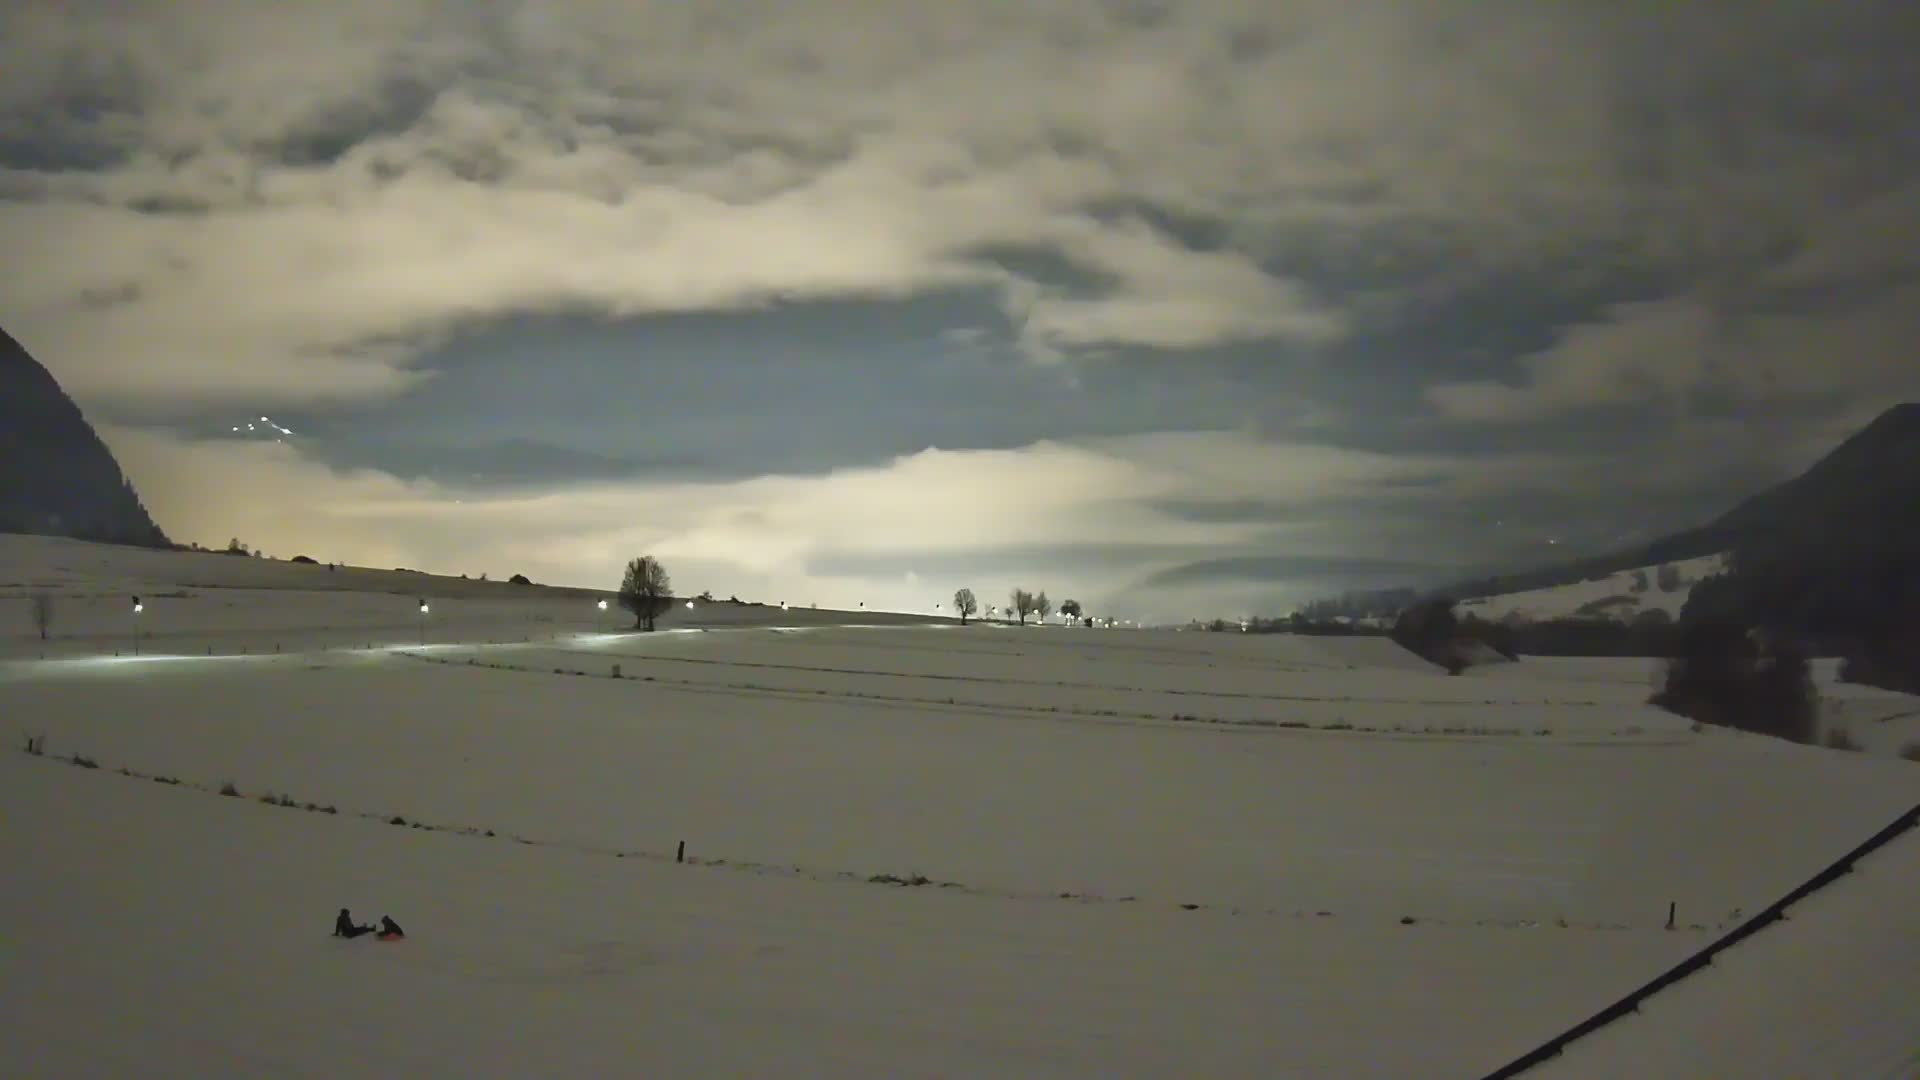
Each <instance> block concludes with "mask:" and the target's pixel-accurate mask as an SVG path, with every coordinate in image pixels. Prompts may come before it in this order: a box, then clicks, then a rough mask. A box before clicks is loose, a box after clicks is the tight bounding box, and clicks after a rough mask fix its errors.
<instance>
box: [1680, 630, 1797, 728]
mask: <svg viewBox="0 0 1920 1080" xmlns="http://www.w3.org/2000/svg"><path fill="white" fill-rule="evenodd" d="M1648 700H1649V702H1650V703H1651V704H1653V705H1656V706H1658V707H1660V708H1662V709H1665V710H1667V711H1668V712H1672V713H1677V714H1679V715H1681V716H1685V717H1689V718H1691V719H1693V720H1696V721H1699V722H1701V723H1704V724H1715V725H1718V726H1720V727H1730V728H1735V729H1738V730H1740V731H1750V732H1753V733H1755V734H1758V735H1772V736H1774V737H1776V738H1781V739H1786V740H1787V741H1789V742H1795V743H1800V744H1802V745H1811V744H1812V743H1813V741H1814V738H1815V734H1816V731H1817V727H1818V725H1817V720H1818V713H1819V697H1818V695H1817V693H1816V691H1815V690H1814V686H1813V676H1812V673H1811V671H1810V670H1809V668H1808V665H1807V656H1806V653H1805V652H1804V651H1802V650H1800V649H1799V648H1798V647H1797V646H1795V645H1793V644H1791V643H1787V642H1779V643H1775V644H1774V645H1773V646H1772V647H1771V648H1767V649H1763V648H1762V647H1761V645H1760V643H1759V642H1758V641H1757V640H1755V638H1754V636H1753V635H1752V634H1749V633H1748V632H1747V631H1746V630H1744V629H1743V628H1742V627H1741V626H1740V625H1739V624H1738V623H1734V622H1728V621H1724V620H1712V621H1702V622H1698V623H1694V624H1692V625H1688V626H1684V627H1683V628H1682V630H1681V640H1680V651H1679V654H1678V655H1676V656H1675V657H1674V658H1673V659H1672V660H1669V661H1668V662H1667V670H1666V676H1665V678H1664V679H1663V681H1662V683H1661V687H1660V689H1659V690H1658V691H1656V692H1655V693H1654V695H1653V696H1652V697H1651V698H1650V699H1648Z"/></svg>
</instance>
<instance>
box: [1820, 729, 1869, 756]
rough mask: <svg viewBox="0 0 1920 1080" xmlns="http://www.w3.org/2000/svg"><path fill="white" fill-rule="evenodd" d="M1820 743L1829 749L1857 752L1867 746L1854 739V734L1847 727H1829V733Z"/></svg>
mask: <svg viewBox="0 0 1920 1080" xmlns="http://www.w3.org/2000/svg"><path fill="white" fill-rule="evenodd" d="M1820 745H1822V746H1824V747H1826V748H1827V749H1829V750H1852V751H1854V752H1856V753H1858V752H1859V751H1861V750H1865V749H1866V747H1864V746H1861V745H1860V744H1859V743H1857V742H1855V741H1854V739H1853V736H1852V735H1850V734H1848V733H1847V729H1846V728H1830V729H1828V731H1827V733H1826V734H1825V735H1824V736H1822V737H1821V739H1820Z"/></svg>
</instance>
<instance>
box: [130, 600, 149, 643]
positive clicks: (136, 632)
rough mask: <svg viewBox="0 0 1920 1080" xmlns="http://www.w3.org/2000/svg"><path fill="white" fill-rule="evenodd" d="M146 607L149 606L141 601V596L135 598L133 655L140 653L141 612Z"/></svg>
mask: <svg viewBox="0 0 1920 1080" xmlns="http://www.w3.org/2000/svg"><path fill="white" fill-rule="evenodd" d="M146 609H147V606H146V605H145V604H142V603H141V602H140V598H139V597H137V596H136V597H134V598H133V655H135V656H139V655H140V613H141V612H142V611H145V610H146Z"/></svg>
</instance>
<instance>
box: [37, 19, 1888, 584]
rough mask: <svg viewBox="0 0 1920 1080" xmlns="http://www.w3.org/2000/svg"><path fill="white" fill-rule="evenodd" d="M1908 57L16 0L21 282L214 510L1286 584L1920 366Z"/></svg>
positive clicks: (1647, 529)
mask: <svg viewBox="0 0 1920 1080" xmlns="http://www.w3.org/2000/svg"><path fill="white" fill-rule="evenodd" d="M1916 55H1920V4H1915V3H1913V2H1911V0H1884V2H1876V0H1779V2H1774V3H1765V4H1761V3H1754V2H1749V0H1725V2H1714V0H1701V2H1697V3H1675V2H1673V0H1608V2H1604V3H1603V2H1594V3H1533V2H1517V0H1516V2H1500V0H1430V2H1427V0H1378V2H1373V0H1326V2H1321V0H1182V2H1178V3H1175V2H1171V0H1169V2H1165V3H1159V2H1151V0H1108V2H1099V0H1029V2H1025V3H1008V2H1005V0H924V2H917V0H901V2H898V3H875V2H872V0H713V2H709V3H700V2H688V0H659V2H655V0H546V2H540V0H525V2H517V3H516V2H506V0H497V2H490V0H312V2H302V0H277V2H266V0H258V2H242V0H164V2H161V0H155V2H141V0H122V2H117V3H106V2H104V0H8V2H7V3H5V4H4V5H0V260H4V263H3V264H0V267H3V269H4V275H3V277H0V282H3V284H0V325H4V326H5V327H6V328H7V329H8V330H9V331H10V332H12V333H13V335H14V336H15V337H17V338H18V339H19V340H20V341H21V342H22V343H23V344H24V345H26V346H27V348H28V349H29V350H30V351H31V352H32V353H33V354H34V355H35V357H36V358H38V359H39V360H40V361H41V362H42V363H44V364H45V365H46V366H47V367H48V368H49V369H50V370H51V371H52V372H53V373H54V375H55V376H56V377H57V378H59V379H60V381H61V382H62V384H63V385H65V387H66V388H67V390H68V391H69V393H71V394H72V395H73V396H74V397H75V399H76V400H77V401H78V402H79V403H80V404H81V406H82V408H84V409H85V410H86V411H87V413H88V415H89V417H90V418H91V419H93V420H94V421H95V423H96V425H97V426H98V427H100V429H101V431H102V434H103V435H104V436H105V437H106V438H107V440H108V442H109V443H110V444H111V445H112V447H113V448H114V450H115V452H116V453H117V454H118V456H119V457H120V459H121V462H122V464H123V465H124V466H125V467H126V468H127V470H128V471H129V472H130V473H131V474H132V476H133V478H134V480H135V482H136V483H137V484H138V486H139V487H140V489H141V491H142V493H143V495H144V496H145V497H146V500H147V502H148V504H149V506H150V507H151V508H152V509H153V511H154V512H155V515H156V516H157V517H158V519H159V520H160V523H161V525H162V526H163V527H164V528H166V529H167V530H168V531H169V532H170V533H171V534H172V535H173V536H175V537H176V538H178V539H182V540H198V541H200V542H203V543H214V544H222V543H225V541H226V540H227V538H228V537H230V536H234V535H238V536H240V537H241V538H243V539H245V540H247V541H249V542H251V543H254V544H256V545H258V546H261V547H264V548H265V549H266V550H268V551H269V552H271V553H273V554H276V555H280V556H283V557H284V556H290V555H293V554H296V553H305V554H311V555H313V556H314V557H317V558H323V559H339V560H345V561H353V562H361V563H370V564H373V565H406V566H415V567H419V568H422V569H428V570H436V571H445V572H456V573H457V572H461V571H466V572H470V573H475V574H477V573H479V572H481V571H488V572H490V573H492V574H493V575H495V576H504V575H506V574H510V573H514V572H524V573H527V574H529V575H532V576H534V577H535V578H536V579H540V580H547V581H553V582H561V583H571V584H585V585H600V586H609V585H612V584H614V583H615V582H616V578H617V574H618V568H619V565H620V563H621V562H622V561H623V560H624V559H625V558H627V557H629V556H631V555H634V554H638V553H641V552H651V553H653V554H655V555H658V556H659V557H660V558H661V559H662V560H663V561H664V562H665V563H666V564H667V566H668V568H669V569H670V570H671V571H672V573H673V575H674V578H675V582H676V584H677V585H679V586H680V587H681V588H682V589H683V590H686V591H698V590H700V589H711V590H712V591H714V592H715V593H718V594H720V595H722V596H725V595H729V594H738V595H740V596H741V597H743V598H757V599H768V600H776V601H777V600H787V601H790V602H795V603H808V602H818V603H820V604H821V605H822V606H827V605H835V606H852V605H854V604H856V603H859V602H863V601H864V602H866V603H867V604H868V605H869V606H884V607H898V608H909V609H918V610H931V608H932V605H933V604H935V603H937V602H942V601H945V600H946V599H947V598H949V597H950V596H951V595H952V592H953V590H954V589H955V588H956V587H958V586H960V585H969V586H972V587H973V588H974V589H975V591H976V592H978V593H980V594H981V596H982V598H983V600H984V601H987V602H993V601H995V600H998V599H999V598H1001V597H1004V595H1005V593H1006V590H1007V589H1008V587H1009V586H1012V585H1024V586H1027V587H1029V588H1033V589H1043V588H1044V589H1046V590H1048V592H1049V593H1050V594H1051V595H1052V596H1053V597H1054V598H1055V599H1056V600H1059V599H1062V598H1065V597H1067V596H1074V597H1077V598H1080V599H1082V600H1083V601H1084V602H1085V603H1086V604H1087V605H1088V607H1089V609H1090V610H1101V611H1110V612H1113V613H1115V614H1121V615H1133V616H1149V617H1169V616H1180V617H1184V616H1186V615H1193V614H1208V615H1211V614H1216V613H1217V614H1222V615H1236V614H1247V613H1272V612H1277V611H1284V610H1286V609H1287V608H1288V607H1289V606H1290V605H1291V604H1292V603H1294V602H1296V601H1298V600H1302V599H1308V598H1311V597H1313V596H1316V595H1320V594H1323V593H1326V592H1328V591H1332V590H1337V589H1340V588H1343V587H1347V586H1354V585H1366V586H1371V585H1390V584H1396V583H1402V582H1407V581H1412V580H1436V579H1438V578H1444V577H1446V576H1448V575H1449V574H1452V573H1455V572H1458V571H1461V570H1464V569H1479V568H1482V567H1488V566H1496V565H1506V566H1514V565H1518V564H1521V563H1533V562H1538V561H1541V560H1543V559H1545V558H1547V557H1549V556H1550V555H1552V554H1554V553H1557V552H1566V551H1575V552H1578V551H1590V550H1595V549H1598V548H1603V547H1605V546H1607V545H1609V544H1614V543H1620V542H1624V541H1626V540H1631V539H1634V538H1636V537H1644V536H1647V535H1651V534H1653V533H1656V532H1659V531H1661V530H1664V529H1667V528H1671V527H1675V526H1679V525H1686V524H1691V523H1695V522H1698V521H1700V520H1703V519H1705V518H1707V517H1710V516H1712V515H1713V514H1716V513H1719V512H1721V511H1723V510H1725V509H1726V508H1727V507H1728V506H1730V505H1731V504H1732V503H1733V502H1735V501H1736V500H1737V499H1738V498H1739V497H1740V496H1741V495H1742V494H1744V493H1746V492H1748V491H1751V490H1753V489H1754V488H1756V487H1758V486H1760V485H1763V484H1765V483H1768V482H1770V481H1773V480H1776V479H1779V478H1781V477H1782V476H1783V475H1785V474H1787V473H1788V472H1790V471H1792V470H1794V469H1796V468H1799V467H1803V466H1804V465H1805V464H1807V463H1808V462H1809V461H1810V460H1811V459H1812V458H1813V457H1815V456H1817V455H1818V454H1819V453H1820V452H1822V451H1824V450H1825V449H1827V448H1828V447H1829V446H1831V444H1832V443H1833V442H1834V441H1836V440H1837V439H1838V438H1840V437H1842V436H1843V435H1844V434H1846V433H1847V432H1848V431H1850V430H1851V429H1853V428H1855V427H1857V426H1859V425H1861V424H1863V423H1864V422H1865V421H1866V420H1867V419H1870V418H1871V417H1872V416H1873V415H1874V414H1875V413H1877V412H1879V411H1880V410H1881V409H1883V408H1885V407H1886V406H1888V405H1890V404H1892V403H1894V402H1897V401H1900V400H1908V399H1914V398H1920V353H1917V352H1916V348H1915V343H1916V341H1920V123H1916V121H1915V120H1914V114H1913V105H1912V103H1913V102H1914V101H1916V100H1920V64H1915V63H1914V61H1913V58H1914V56H1916ZM262 417H270V418H272V423H273V424H274V425H277V426H278V427H281V428H286V429H289V430H291V431H293V432H294V436H293V437H292V438H291V439H288V440H286V441H273V440H272V439H271V438H263V437H262V436H264V435H266V434H268V432H269V431H270V429H269V428H268V427H267V425H266V424H265V423H263V422H262V420H261V418H262ZM249 422H251V423H253V424H254V425H255V426H254V428H253V429H252V430H249V429H248V428H247V427H246V424H247V423H249ZM236 428H237V429H239V430H237V431H236V430H235V429H236ZM275 435H276V436H277V433H275Z"/></svg>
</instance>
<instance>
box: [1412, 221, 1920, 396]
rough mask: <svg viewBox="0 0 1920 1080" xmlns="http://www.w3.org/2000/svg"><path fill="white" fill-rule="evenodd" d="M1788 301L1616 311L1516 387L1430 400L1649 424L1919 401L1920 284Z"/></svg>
mask: <svg viewBox="0 0 1920 1080" xmlns="http://www.w3.org/2000/svg"><path fill="white" fill-rule="evenodd" d="M1816 251H1817V249H1816ZM1819 257H1820V256H1819V255H1818V254H1817V253H1816V254H1815V255H1814V256H1813V257H1812V258H1809V259H1801V258H1796V259H1795V260H1794V261H1792V262H1790V263H1788V264H1786V265H1785V266H1784V267H1782V268H1781V270H1780V271H1779V273H1780V275H1781V276H1782V277H1783V278H1784V279H1785V281H1786V282H1787V283H1788V287H1792V286H1798V285H1801V284H1804V283H1805V282H1807V281H1808V280H1809V279H1810V278H1811V276H1812V275H1813V274H1814V273H1815V272H1816V270H1815V268H1816V267H1817V266H1818V265H1819V264H1818V263H1816V262H1814V261H1813V258H1819ZM1780 300H1781V298H1780V297H1779V296H1778V294H1777V293H1776V294H1774V295H1771V296H1770V295H1769V293H1768V292H1767V291H1766V290H1765V289H1762V288H1758V287H1756V288H1755V289H1754V290H1753V291H1751V292H1744V293H1739V294H1735V295H1732V296H1723V297H1713V296H1710V295H1707V294H1704V293H1701V294H1694V295H1689V296H1684V297H1676V298H1672V299H1667V300H1661V301H1652V302H1646V303H1635V304H1622V305H1617V306H1615V307H1613V308H1611V309H1609V310H1608V311H1607V312H1606V313H1605V316H1604V318H1602V319H1600V320H1598V321H1596V322H1592V323H1583V324H1580V325H1577V326H1574V327H1570V328H1568V329H1567V330H1565V331H1564V332H1563V333H1562V334H1561V336H1560V339H1559V340H1558V341H1557V342H1555V344H1554V345H1553V346H1552V347H1550V348H1548V349H1546V350H1543V351H1541V352H1538V353H1535V354H1532V355H1530V356H1526V357H1523V358H1522V359H1521V360H1520V362H1519V365H1520V368H1521V371H1522V374H1521V378H1520V380H1519V381H1517V382H1508V381H1503V380H1476V381H1472V382H1464V383H1443V384H1439V385H1436V386H1433V387H1430V388H1429V390H1428V397H1429V400H1431V401H1432V403H1433V404H1434V405H1435V406H1436V407H1437V408H1438V409H1439V410H1440V412H1441V413H1442V414H1443V415H1444V416H1446V417H1448V418H1449V419H1452V420H1457V421H1464V422H1478V423H1526V422H1536V421H1543V420H1547V419H1550V418H1553V417H1556V416H1559V415H1561V414H1565V413H1571V412H1578V411H1581V410H1592V409H1599V408H1606V407H1631V408H1635V409H1638V410H1641V411H1642V415H1643V417H1645V418H1646V419H1648V420H1649V421H1651V420H1653V419H1655V418H1659V417H1671V416H1680V417H1685V416H1687V415H1688V414H1690V413H1692V412H1694V411H1697V409H1696V405H1695V403H1696V402H1699V401H1704V402H1707V403H1709V404H1710V406H1711V408H1712V409H1716V410H1721V411H1724V410H1725V409H1727V408H1730V407H1731V408H1741V409H1751V408H1771V409H1775V410H1778V409H1780V408H1783V407H1785V408H1791V407H1792V406H1793V405H1795V404H1796V403H1804V402H1810V401H1811V402H1819V401H1821V400H1823V399H1839V400H1843V401H1847V402H1859V401H1869V402H1874V403H1876V405H1877V406H1879V407H1884V406H1885V405H1887V404H1891V403H1893V402H1895V401H1898V400H1901V399H1902V398H1904V397H1906V396H1908V395H1912V394H1915V393H1920V367H1916V365H1915V364H1914V363H1913V357H1912V342H1913V341H1914V339H1915V336H1916V335H1917V334H1920V279H1908V280H1905V281H1901V280H1900V279H1893V283H1892V284H1889V283H1888V282H1887V281H1886V280H1881V281H1877V282H1876V283H1875V284H1874V287H1873V288H1872V289H1871V290H1867V291H1864V292H1863V293H1861V294H1858V295H1849V294H1841V295H1833V296H1827V297H1825V298H1823V299H1822V300H1820V301H1819V302H1817V303H1814V304H1811V305H1792V304H1786V303H1784V302H1779V301H1780ZM1770 301H1772V302H1770Z"/></svg>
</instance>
